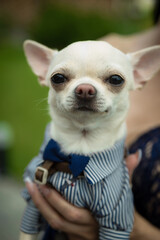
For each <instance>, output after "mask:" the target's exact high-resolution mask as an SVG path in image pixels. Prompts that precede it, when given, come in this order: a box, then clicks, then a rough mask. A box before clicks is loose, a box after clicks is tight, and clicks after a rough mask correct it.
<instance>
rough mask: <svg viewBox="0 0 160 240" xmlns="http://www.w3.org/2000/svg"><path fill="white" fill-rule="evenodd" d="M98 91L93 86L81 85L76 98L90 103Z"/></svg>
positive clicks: (77, 88) (76, 92)
mask: <svg viewBox="0 0 160 240" xmlns="http://www.w3.org/2000/svg"><path fill="white" fill-rule="evenodd" d="M96 95H97V90H96V89H95V87H93V86H92V85H91V84H80V85H78V87H76V89H75V96H76V98H77V99H78V100H83V101H89V100H92V99H94V98H95V97H96Z"/></svg>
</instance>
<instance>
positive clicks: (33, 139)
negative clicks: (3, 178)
mask: <svg viewBox="0 0 160 240" xmlns="http://www.w3.org/2000/svg"><path fill="white" fill-rule="evenodd" d="M0 52H1V58H0V65H1V80H0V103H1V104H0V106H1V121H6V122H8V123H9V124H10V126H11V127H12V128H13V130H14V145H13V146H12V148H11V151H10V157H9V163H8V164H7V165H9V172H10V173H12V174H14V175H16V176H22V174H23V170H24V167H25V166H26V165H27V164H28V162H29V161H30V159H31V158H32V157H33V156H34V155H35V154H37V153H38V150H39V147H40V145H41V143H42V140H43V134H44V129H45V125H46V124H47V122H48V121H49V117H48V110H47V108H48V107H47V99H46V97H47V91H48V90H47V88H46V89H45V88H41V87H40V86H39V85H38V82H37V79H36V76H34V75H33V74H32V72H31V70H30V69H29V67H28V66H27V63H26V61H25V57H24V55H23V52H22V49H21V48H19V47H13V46H12V45H8V44H7V45H3V46H0Z"/></svg>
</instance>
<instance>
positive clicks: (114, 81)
mask: <svg viewBox="0 0 160 240" xmlns="http://www.w3.org/2000/svg"><path fill="white" fill-rule="evenodd" d="M106 81H107V82H108V83H110V84H111V85H114V86H117V87H118V86H121V85H122V84H123V83H124V79H123V78H122V77H121V76H119V75H112V76H110V77H109V78H107V79H106Z"/></svg>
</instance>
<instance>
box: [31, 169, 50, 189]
mask: <svg viewBox="0 0 160 240" xmlns="http://www.w3.org/2000/svg"><path fill="white" fill-rule="evenodd" d="M36 171H41V172H42V173H43V175H42V180H41V181H40V180H38V179H36V177H35V179H34V180H35V182H36V183H38V184H41V185H45V184H46V183H47V178H48V170H47V169H45V168H43V167H37V169H36Z"/></svg>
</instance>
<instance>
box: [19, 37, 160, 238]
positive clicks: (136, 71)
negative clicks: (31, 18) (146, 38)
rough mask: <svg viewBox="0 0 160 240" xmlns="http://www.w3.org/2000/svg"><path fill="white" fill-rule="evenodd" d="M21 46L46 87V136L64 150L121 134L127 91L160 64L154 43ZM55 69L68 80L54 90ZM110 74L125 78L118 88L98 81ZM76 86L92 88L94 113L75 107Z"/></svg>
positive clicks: (79, 149)
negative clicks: (128, 50) (139, 46)
mask: <svg viewBox="0 0 160 240" xmlns="http://www.w3.org/2000/svg"><path fill="white" fill-rule="evenodd" d="M24 49H25V54H26V57H27V60H28V63H29V65H30V66H31V68H32V70H33V72H34V73H35V74H36V75H37V76H38V77H39V81H40V83H41V84H42V85H45V86H48V87H49V96H48V103H49V109H50V115H51V118H52V123H51V137H52V138H53V139H55V140H56V141H57V142H58V143H59V144H60V146H61V148H62V150H63V152H65V153H78V154H89V153H93V152H97V151H102V150H104V149H107V148H110V147H111V146H113V144H114V143H115V142H116V141H117V140H119V139H120V138H122V137H123V136H124V135H125V134H126V127H125V118H126V114H127V111H128V107H129V100H128V96H129V91H130V90H134V89H136V88H140V87H142V86H143V85H144V83H145V82H147V81H148V80H150V79H151V78H152V77H153V75H154V74H155V73H156V72H157V71H158V70H159V68H160V64H159V62H160V47H159V46H155V47H151V48H147V49H145V50H142V51H138V52H136V53H132V54H127V55H126V54H124V53H122V52H121V51H119V50H118V49H116V48H114V47H112V46H111V45H110V44H108V43H106V42H101V41H84V42H76V43H73V44H71V45H69V46H68V47H66V48H64V49H63V50H61V51H59V52H58V51H57V50H51V49H49V48H47V47H45V46H43V45H41V44H39V43H36V42H34V41H30V40H28V41H26V42H25V44H24ZM56 73H60V74H63V75H67V76H69V78H70V80H69V81H68V82H67V84H65V86H64V88H63V90H55V88H54V87H53V86H52V84H51V81H50V79H51V76H53V75H54V74H56ZM115 74H118V75H120V76H122V78H123V79H124V80H125V82H124V87H123V88H122V89H121V90H120V91H118V92H117V91H115V92H114V89H113V91H112V90H111V89H110V86H109V85H107V84H106V83H105V81H104V80H105V79H107V78H108V77H109V76H111V75H115ZM80 84H90V85H92V86H94V88H95V89H96V91H97V95H96V101H95V104H94V108H95V110H96V111H93V112H92V111H88V112H87V111H78V110H76V109H75V101H76V99H75V89H76V88H77V86H79V85H80ZM22 235H23V236H26V234H22ZM27 236H28V238H27V239H30V237H29V235H27ZM32 237H33V236H32ZM21 239H22V238H21Z"/></svg>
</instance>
